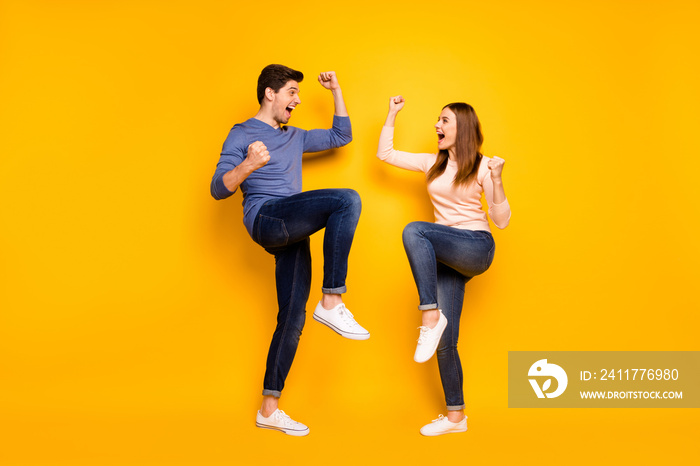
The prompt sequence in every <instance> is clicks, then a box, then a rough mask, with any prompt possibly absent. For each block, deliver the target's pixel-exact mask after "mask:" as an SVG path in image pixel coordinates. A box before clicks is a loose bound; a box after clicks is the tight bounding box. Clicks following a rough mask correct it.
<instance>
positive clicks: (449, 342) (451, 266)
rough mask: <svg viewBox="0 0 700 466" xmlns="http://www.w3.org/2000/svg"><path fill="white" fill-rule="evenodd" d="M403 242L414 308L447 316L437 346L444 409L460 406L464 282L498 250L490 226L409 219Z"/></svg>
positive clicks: (486, 264) (478, 272) (458, 408)
mask: <svg viewBox="0 0 700 466" xmlns="http://www.w3.org/2000/svg"><path fill="white" fill-rule="evenodd" d="M403 244H404V248H405V249H406V255H407V256H408V261H409V263H410V264H411V271H412V272H413V278H414V280H415V281H416V286H417V287H418V296H419V297H420V305H419V306H418V309H420V310H427V309H435V308H440V309H442V313H443V314H444V315H445V317H446V318H447V327H446V328H445V332H444V333H443V334H442V338H441V339H440V343H439V345H438V349H437V360H438V367H439V368H440V379H441V380H442V388H443V390H444V392H445V403H446V404H447V409H448V410H451V411H454V410H460V409H463V408H464V393H463V389H462V363H461V362H460V360H459V353H458V352H457V339H458V338H459V320H460V317H461V315H462V304H463V301H464V285H465V284H466V283H467V282H468V281H469V280H470V279H471V278H472V277H473V276H475V275H479V274H481V273H484V272H485V271H486V270H487V269H488V268H489V266H490V265H491V262H492V261H493V254H494V251H495V249H496V245H495V243H494V241H493V236H491V233H490V232H488V231H474V230H460V229H457V228H453V227H448V226H445V225H439V224H437V223H428V222H412V223H409V224H408V225H406V228H404V230H403Z"/></svg>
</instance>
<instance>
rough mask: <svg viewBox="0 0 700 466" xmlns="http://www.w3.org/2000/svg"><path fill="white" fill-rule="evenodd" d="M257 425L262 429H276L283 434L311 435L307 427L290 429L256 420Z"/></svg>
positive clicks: (294, 435) (295, 435)
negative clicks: (304, 428)
mask: <svg viewBox="0 0 700 466" xmlns="http://www.w3.org/2000/svg"><path fill="white" fill-rule="evenodd" d="M255 427H260V428H261V429H268V430H276V431H277V432H282V433H283V434H287V435H291V436H293V437H303V436H305V435H309V432H310V431H309V428H308V427H307V428H306V430H290V429H283V428H282V427H276V426H268V425H267V424H260V423H259V422H257V421H256V422H255Z"/></svg>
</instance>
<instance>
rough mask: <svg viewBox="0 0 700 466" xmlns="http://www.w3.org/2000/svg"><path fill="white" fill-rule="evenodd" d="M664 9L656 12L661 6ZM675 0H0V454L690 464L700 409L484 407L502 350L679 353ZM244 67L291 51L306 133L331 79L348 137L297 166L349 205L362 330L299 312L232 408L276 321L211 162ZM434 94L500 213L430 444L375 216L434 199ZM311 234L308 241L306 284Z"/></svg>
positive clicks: (406, 315)
mask: <svg viewBox="0 0 700 466" xmlns="http://www.w3.org/2000/svg"><path fill="white" fill-rule="evenodd" d="M662 5H663V6H662ZM699 9H700V8H699V7H698V4H697V2H690V1H673V0H671V1H667V2H663V3H662V2H640V1H631V0H630V1H586V2H583V1H581V2H558V1H537V2H519V1H499V2H482V1H479V2H476V1H460V2H450V1H443V2H434V3H431V2H426V1H401V2H398V1H397V2H395V1H389V2H381V1H373V2H367V1H362V2H311V1H297V2H287V3H285V2H243V1H234V2H231V1H205V0H202V1H197V2H187V1H102V2H90V1H78V0H75V1H69V0H64V1H31V0H21V1H20V0H2V2H0V67H1V68H0V112H1V113H0V144H1V147H2V154H1V155H0V202H1V203H2V204H1V210H0V222H1V224H0V231H1V232H2V233H1V242H0V274H1V279H0V307H1V309H2V312H1V314H0V319H1V320H0V352H1V353H0V430H1V432H0V439H1V440H0V442H2V445H0V462H1V463H2V464H3V465H54V464H56V465H58V464H61V465H64V464H65V465H83V464H85V465H126V464H129V465H142V464H143V465H155V464H167V465H214V464H253V463H254V462H258V461H262V459H263V458H266V460H267V461H270V462H274V463H275V464H292V465H293V464H321V463H322V462H329V461H330V462H333V463H334V464H356V463H368V462H371V463H374V462H377V463H388V464H397V463H400V464H423V462H428V461H429V462H437V461H441V462H445V463H448V462H449V463H455V462H458V461H460V462H461V461H466V462H472V463H473V464H484V463H505V462H508V463H516V462H517V463H520V464H523V463H524V464H542V463H545V462H549V461H552V460H553V459H554V458H557V457H559V458H563V459H560V460H557V463H558V464H561V461H563V462H565V463H569V464H571V463H575V462H586V463H588V462H589V461H591V460H594V461H596V462H602V463H608V464H612V463H615V462H618V461H620V462H624V463H630V464H650V463H653V462H668V461H669V460H681V462H687V461H690V459H691V458H694V459H697V447H696V446H694V444H695V441H696V440H697V425H698V420H699V419H698V411H697V410H691V409H688V410H666V409H659V410H654V409H647V410H643V409H638V410H637V409H629V410H625V409H620V410H612V409H610V410H605V409H593V410H564V409H561V410H534V409H532V410H516V409H508V408H507V380H506V377H507V352H508V351H509V350H552V351H553V350H560V351H563V350H679V351H680V350H698V349H700V348H699V347H698V343H697V341H698V340H697V338H698V337H697V333H698V324H699V317H698V308H699V306H698V297H697V291H696V289H697V279H698V272H697V264H698V263H699V262H700V249H699V248H698V243H697V237H698V233H699V229H698V220H697V218H698V213H699V212H698V203H699V202H700V191H699V190H698V186H697V177H698V174H700V170H699V168H700V162H698V155H699V153H700V151H699V150H698V149H700V143H699V142H698V137H697V134H698V126H699V123H700V121H699V118H698V108H700V92H699V91H698V82H700V67H699V65H698V58H697V57H698V55H699V53H700V51H699V47H698V45H699V44H700V39H699V36H698V33H697V24H698V23H699V22H700V14H699V11H698V10H699ZM268 63H284V64H287V65H289V66H291V67H294V68H297V69H300V70H302V71H303V72H304V73H305V74H306V79H305V80H304V82H303V84H302V93H301V98H302V105H301V107H299V109H298V110H297V111H296V112H295V113H294V117H293V119H292V121H291V123H292V124H294V125H295V126H299V127H302V128H314V127H328V126H329V125H330V122H331V114H332V108H333V107H332V99H331V96H330V94H329V93H328V92H327V91H325V90H324V89H322V88H321V86H319V85H318V83H316V82H315V75H316V74H318V73H319V72H321V71H326V70H335V71H336V72H337V73H338V76H339V78H340V82H341V84H342V87H343V91H344V94H345V97H346V100H347V103H348V107H349V110H350V115H351V117H352V122H353V131H354V141H353V142H352V143H351V144H350V145H349V146H346V147H344V148H342V149H339V150H337V151H334V152H333V153H331V154H326V156H325V157H316V158H312V159H310V160H309V161H308V162H307V163H306V166H305V169H304V170H305V172H304V184H305V185H304V188H305V189H315V188H321V187H352V188H355V189H356V190H357V191H358V192H359V193H360V194H361V196H362V199H363V204H364V207H363V213H362V217H361V219H360V225H359V227H358V230H357V235H356V237H355V243H354V246H353V250H352V253H351V257H350V276H349V278H348V287H349V293H348V294H347V297H346V301H347V303H348V307H349V308H350V309H351V310H352V311H353V312H354V313H355V315H356V317H357V318H358V321H360V322H361V323H362V324H363V325H365V326H366V327H367V328H369V329H370V331H371V332H372V338H371V339H370V340H369V341H367V342H354V341H349V340H345V339H342V338H340V337H338V336H337V335H335V334H334V333H332V332H330V331H329V330H328V329H326V328H324V327H322V326H320V325H319V324H317V323H315V322H313V321H312V320H311V319H310V316H309V319H308V322H307V326H306V329H305V332H304V335H303V338H302V342H301V345H300V348H299V351H298V353H297V358H296V361H295V364H294V366H293V368H292V372H291V374H290V377H289V379H288V385H287V388H286V389H285V392H284V396H283V399H282V400H283V404H282V407H283V408H284V409H285V410H286V411H287V412H289V413H290V414H292V416H293V417H295V418H297V419H298V420H300V421H303V422H305V423H306V424H308V425H309V426H310V427H311V430H312V433H311V435H310V436H309V437H307V438H303V439H299V438H291V437H287V436H284V435H279V434H276V433H272V432H268V431H262V430H260V429H256V428H255V426H254V415H255V411H256V409H257V408H258V404H259V401H260V390H261V385H262V376H263V371H264V362H265V356H266V352H267V347H268V344H269V340H270V336H271V333H272V329H273V327H274V321H275V305H276V303H275V297H274V284H273V280H272V276H273V275H272V274H273V260H272V258H271V257H270V256H269V255H267V254H266V253H265V252H264V251H263V250H262V249H261V248H259V247H257V246H256V245H254V243H253V242H252V241H251V240H250V239H249V238H248V236H247V234H246V232H245V230H244V228H243V225H242V223H241V217H242V208H241V206H240V202H241V197H240V193H237V194H236V195H235V196H233V198H231V199H229V200H227V201H224V202H216V201H214V200H213V199H212V198H211V197H210V195H209V182H210V179H211V175H212V173H213V170H214V166H215V164H216V161H217V160H218V154H219V151H220V149H221V144H222V143H223V141H224V138H225V137H226V134H227V132H228V130H229V128H230V127H231V126H232V125H233V124H234V123H236V122H240V121H242V120H244V119H247V118H248V117H250V116H252V115H253V114H254V113H255V111H256V110H257V102H256V99H255V80H256V79H257V76H258V73H259V72H260V70H261V69H262V67H263V66H265V65H267V64H268ZM399 93H401V94H403V95H404V96H405V97H406V99H407V104H406V107H405V109H404V111H403V112H402V113H401V115H400V116H399V122H398V127H397V134H396V144H397V148H399V149H404V150H409V151H416V152H418V151H431V150H434V149H435V143H436V139H435V135H434V130H433V128H432V125H433V123H434V121H435V119H436V117H437V115H438V113H439V111H440V108H441V107H442V106H443V105H444V104H446V103H448V102H452V101H460V100H463V101H467V102H469V103H471V104H472V105H474V107H475V108H476V110H477V113H478V114H479V117H480V118H481V122H482V125H483V128H484V133H485V138H486V142H485V146H484V151H485V153H486V154H487V155H498V156H501V157H503V158H505V159H506V168H505V171H504V178H505V186H506V192H507V194H508V197H509V200H510V203H511V206H512V209H513V218H512V221H511V225H510V227H508V229H506V230H504V231H496V232H495V233H494V236H495V238H496V243H497V252H496V258H495V261H494V264H493V266H492V268H491V269H490V270H489V271H488V272H487V273H486V274H485V275H483V276H481V277H478V278H476V279H474V280H472V281H471V282H470V283H469V285H468V289H467V304H466V306H465V311H464V314H463V318H462V333H461V341H460V349H461V354H462V362H463V365H464V370H465V375H466V380H465V395H466V399H467V405H468V409H467V414H468V416H469V432H468V433H467V434H465V435H453V436H445V437H441V438H435V439H428V438H423V437H421V436H420V435H418V428H419V427H420V426H421V425H422V424H424V423H426V422H428V421H430V419H433V418H435V417H436V416H437V414H438V413H440V412H441V410H442V409H443V399H442V392H441V389H440V383H439V378H438V372H437V367H436V364H435V361H434V360H432V361H431V362H429V363H428V364H425V365H417V364H415V363H413V362H412V354H413V349H414V344H415V339H416V336H417V330H416V327H417V326H418V324H419V321H418V318H419V316H418V313H417V311H416V309H415V307H416V305H417V294H416V291H415V287H414V284H413V281H412V278H411V275H410V270H409V268H408V263H407V261H406V259H405V255H404V252H403V247H402V245H401V240H400V234H401V231H402V229H403V227H404V225H405V224H406V223H408V222H409V221H412V220H419V219H421V220H431V214H432V211H431V207H430V204H429V202H428V198H427V195H426V193H425V186H424V181H423V179H422V177H421V176H420V175H419V174H414V173H407V172H406V173H405V172H401V171H400V170H398V169H395V168H393V167H390V166H387V165H384V164H382V163H381V162H379V161H378V160H377V159H376V158H375V155H374V153H375V150H376V142H377V137H378V134H379V131H380V128H381V125H382V122H383V119H384V116H385V112H386V108H387V103H388V98H389V97H390V96H392V95H396V94H399ZM320 247H321V235H320V234H319V235H316V236H314V237H313V239H312V248H313V255H314V258H315V263H314V283H313V289H312V296H311V301H310V307H312V306H313V305H314V304H315V302H316V300H318V299H319V297H320V286H321V280H320V277H321V264H322V259H321V249H320Z"/></svg>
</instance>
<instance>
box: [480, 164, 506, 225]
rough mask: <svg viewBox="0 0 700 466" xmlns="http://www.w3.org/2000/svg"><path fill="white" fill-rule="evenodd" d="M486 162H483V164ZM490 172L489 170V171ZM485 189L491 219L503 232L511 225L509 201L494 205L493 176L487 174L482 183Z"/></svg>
mask: <svg viewBox="0 0 700 466" xmlns="http://www.w3.org/2000/svg"><path fill="white" fill-rule="evenodd" d="M484 162H485V161H483V160H482V163H484ZM487 172H488V170H487ZM482 185H483V187H484V196H486V203H487V204H488V206H489V217H491V220H493V224H494V225H496V226H497V227H498V228H499V229H500V230H503V229H504V228H505V227H507V226H508V223H510V204H508V199H507V198H506V200H505V201H503V202H501V203H500V204H494V202H493V181H491V176H490V175H489V174H488V173H487V174H486V176H485V177H484V180H483V182H482Z"/></svg>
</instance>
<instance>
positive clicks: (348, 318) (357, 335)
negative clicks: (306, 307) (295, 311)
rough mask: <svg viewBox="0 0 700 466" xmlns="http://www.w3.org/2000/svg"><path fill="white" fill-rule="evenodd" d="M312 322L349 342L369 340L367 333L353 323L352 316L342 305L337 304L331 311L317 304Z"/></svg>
mask: <svg viewBox="0 0 700 466" xmlns="http://www.w3.org/2000/svg"><path fill="white" fill-rule="evenodd" d="M314 320H316V321H318V322H321V323H322V324H324V325H326V326H328V328H330V329H331V330H333V331H334V332H336V333H338V334H339V335H342V336H344V337H345V338H349V339H351V340H367V339H368V338H369V332H368V331H367V330H365V329H364V328H362V326H361V325H360V324H358V323H357V322H355V318H354V316H353V315H352V313H351V312H350V311H349V310H348V308H347V307H345V304H343V303H340V304H338V305H337V306H336V307H334V308H333V309H324V308H323V306H321V303H320V302H319V303H318V306H316V310H315V311H314Z"/></svg>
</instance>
